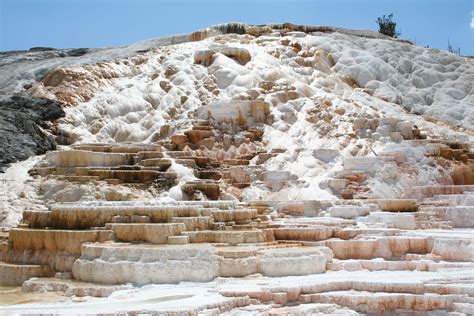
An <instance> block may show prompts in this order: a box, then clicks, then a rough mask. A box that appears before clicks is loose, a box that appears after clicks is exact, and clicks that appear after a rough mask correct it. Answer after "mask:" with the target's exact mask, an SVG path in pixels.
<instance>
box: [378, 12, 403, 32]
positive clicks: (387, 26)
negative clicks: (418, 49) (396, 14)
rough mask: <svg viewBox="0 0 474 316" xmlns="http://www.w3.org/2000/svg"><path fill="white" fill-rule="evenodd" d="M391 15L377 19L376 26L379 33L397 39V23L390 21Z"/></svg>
mask: <svg viewBox="0 0 474 316" xmlns="http://www.w3.org/2000/svg"><path fill="white" fill-rule="evenodd" d="M392 18H393V13H390V14H389V15H388V16H385V14H384V15H383V16H382V17H378V18H377V21H375V22H377V24H378V25H379V33H382V34H384V35H387V36H390V37H394V38H397V37H398V36H400V32H398V31H397V23H396V22H393V21H392Z"/></svg>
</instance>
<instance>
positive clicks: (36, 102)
mask: <svg viewBox="0 0 474 316" xmlns="http://www.w3.org/2000/svg"><path fill="white" fill-rule="evenodd" d="M63 116H64V111H63V109H62V107H61V105H60V104H59V103H57V102H54V101H50V100H41V99H34V98H31V97H27V96H2V97H0V171H2V170H3V169H4V168H5V167H6V166H7V165H8V164H9V163H12V162H16V161H20V160H24V159H27V158H28V157H30V156H32V155H39V154H44V153H45V152H46V151H47V150H52V149H55V148H56V142H55V140H54V136H53V135H51V134H50V133H48V132H45V131H46V130H49V129H50V128H51V127H52V124H51V122H52V121H54V120H56V119H58V118H60V117H63Z"/></svg>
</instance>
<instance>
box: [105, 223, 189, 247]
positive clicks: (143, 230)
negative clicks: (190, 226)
mask: <svg viewBox="0 0 474 316" xmlns="http://www.w3.org/2000/svg"><path fill="white" fill-rule="evenodd" d="M105 228H106V229H109V230H111V231H113V232H114V235H115V239H116V240H118V241H122V242H136V241H142V242H149V243H152V244H165V243H166V242H167V241H168V237H169V236H178V235H179V234H181V232H183V231H185V230H186V226H185V225H184V224H183V223H163V224H153V223H138V224H136V223H130V224H124V223H108V224H106V225H105Z"/></svg>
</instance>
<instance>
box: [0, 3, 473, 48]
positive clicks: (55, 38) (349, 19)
mask: <svg viewBox="0 0 474 316" xmlns="http://www.w3.org/2000/svg"><path fill="white" fill-rule="evenodd" d="M473 3H474V1H473V0H398V1H397V0H359V1H356V0H301V1H298V0H273V1H271V0H239V1H230V0H189V1H185V0H162V1H158V0H155V1H153V0H0V50H1V51H5V50H15V49H28V48H30V47H34V46H48V47H58V48H62V47H103V46H114V45H123V44H127V43H132V42H136V41H140V40H144V39H149V38H155V37H160V36H163V35H171V34H178V33H185V32H190V31H195V30H197V29H200V28H203V27H206V26H209V25H212V24H217V23H223V22H231V21H239V22H246V23H252V24H264V23H271V22H275V23H277V22H292V23H296V24H308V25H335V26H341V27H347V28H363V29H374V30H376V29H377V24H376V23H375V20H376V18H377V17H378V16H381V15H382V14H389V13H391V12H393V14H394V20H395V21H396V22H397V26H398V28H399V29H400V30H401V33H402V35H401V37H402V38H407V39H410V40H413V41H416V42H417V43H418V44H419V45H423V46H427V45H429V46H430V47H436V48H441V49H445V50H446V49H447V46H448V38H449V41H450V42H451V45H452V46H453V47H455V48H457V47H460V48H461V53H462V54H468V55H474V20H473V18H474V16H473V14H474V5H473Z"/></svg>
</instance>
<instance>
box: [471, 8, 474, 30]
mask: <svg viewBox="0 0 474 316" xmlns="http://www.w3.org/2000/svg"><path fill="white" fill-rule="evenodd" d="M471 29H474V11H471Z"/></svg>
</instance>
